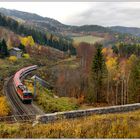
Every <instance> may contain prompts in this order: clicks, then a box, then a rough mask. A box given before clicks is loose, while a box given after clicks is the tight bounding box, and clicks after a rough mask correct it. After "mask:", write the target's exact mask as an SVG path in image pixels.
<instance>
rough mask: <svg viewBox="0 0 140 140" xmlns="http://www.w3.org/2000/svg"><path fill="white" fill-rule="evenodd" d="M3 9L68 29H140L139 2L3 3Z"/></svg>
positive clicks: (1, 4) (0, 4)
mask: <svg viewBox="0 0 140 140" xmlns="http://www.w3.org/2000/svg"><path fill="white" fill-rule="evenodd" d="M0 7H3V8H8V9H16V10H20V11H26V12H32V13H36V14H39V15H41V16H44V17H50V18H54V19H56V20H59V21H60V22H62V23H64V24H69V25H84V24H94V25H95V24H96V25H103V26H114V25H121V26H130V27H140V2H11V3H10V2H0Z"/></svg>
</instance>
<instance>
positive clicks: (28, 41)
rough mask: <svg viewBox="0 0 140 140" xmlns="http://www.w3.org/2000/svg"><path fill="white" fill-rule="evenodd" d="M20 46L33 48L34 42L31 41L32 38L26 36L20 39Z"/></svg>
mask: <svg viewBox="0 0 140 140" xmlns="http://www.w3.org/2000/svg"><path fill="white" fill-rule="evenodd" d="M20 41H21V44H23V45H24V46H31V47H32V46H34V45H35V42H34V40H33V37H32V36H27V37H20Z"/></svg>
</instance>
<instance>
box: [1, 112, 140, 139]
mask: <svg viewBox="0 0 140 140" xmlns="http://www.w3.org/2000/svg"><path fill="white" fill-rule="evenodd" d="M81 122H82V123H81ZM0 132H1V133H0V138H140V110H138V111H133V112H128V113H121V114H106V115H93V116H88V117H83V118H79V119H71V120H60V121H58V122H55V123H48V124H36V125H32V124H28V123H23V124H22V123H15V124H4V123H1V124H0Z"/></svg>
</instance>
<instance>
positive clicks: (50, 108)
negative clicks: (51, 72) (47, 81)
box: [36, 89, 78, 112]
mask: <svg viewBox="0 0 140 140" xmlns="http://www.w3.org/2000/svg"><path fill="white" fill-rule="evenodd" d="M39 93H40V94H39V95H38V96H37V99H36V102H37V104H38V105H39V106H40V107H41V108H42V109H43V110H44V111H45V112H59V111H68V110H75V109H78V102H77V100H76V99H75V98H69V97H61V98H54V97H53V93H51V91H49V90H47V89H46V90H45V91H40V92H39Z"/></svg>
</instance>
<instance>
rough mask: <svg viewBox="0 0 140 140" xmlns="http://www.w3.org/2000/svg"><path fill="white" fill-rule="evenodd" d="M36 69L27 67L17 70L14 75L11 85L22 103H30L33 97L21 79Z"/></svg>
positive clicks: (35, 67)
mask: <svg viewBox="0 0 140 140" xmlns="http://www.w3.org/2000/svg"><path fill="white" fill-rule="evenodd" d="M36 69H37V65H34V66H29V67H26V68H23V69H21V70H19V71H18V72H16V74H15V75H14V78H13V84H14V87H15V90H16V93H17V95H18V96H19V98H20V99H21V100H22V101H23V102H24V103H25V102H29V103H31V102H32V99H33V96H32V93H31V92H30V91H29V90H28V88H27V87H26V86H25V85H24V84H23V83H22V82H21V78H22V77H23V76H25V75H27V74H29V72H31V71H33V70H36Z"/></svg>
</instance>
